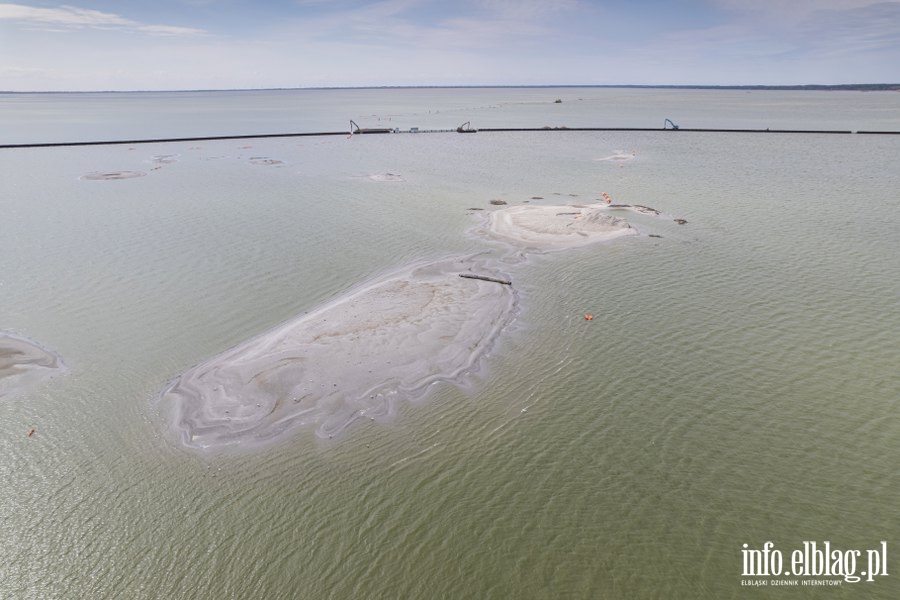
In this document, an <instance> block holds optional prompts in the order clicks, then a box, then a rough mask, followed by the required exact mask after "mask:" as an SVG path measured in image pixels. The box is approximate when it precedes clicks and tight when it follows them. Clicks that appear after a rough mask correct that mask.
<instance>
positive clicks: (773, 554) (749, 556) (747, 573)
mask: <svg viewBox="0 0 900 600" xmlns="http://www.w3.org/2000/svg"><path fill="white" fill-rule="evenodd" d="M743 547H744V549H743V550H741V554H742V556H743V566H744V572H743V573H742V575H743V576H744V577H773V576H774V577H782V578H788V577H796V578H798V579H778V580H749V581H747V580H743V581H742V582H741V584H742V585H769V584H770V582H771V584H773V585H840V584H841V583H843V582H844V581H846V582H848V583H856V582H858V581H862V580H863V578H865V581H867V582H868V581H875V578H876V577H885V576H887V574H888V572H887V542H884V541H882V542H881V546H880V547H879V548H875V549H872V550H840V549H838V548H832V547H831V542H823V543H822V544H821V545H820V544H818V543H817V542H803V547H802V548H797V549H795V550H794V551H792V552H791V553H790V559H787V558H785V556H784V555H783V554H782V552H781V550H778V549H776V548H775V544H773V543H772V542H766V543H765V544H763V547H762V549H759V550H755V549H751V548H749V547H748V545H747V544H744V545H743ZM788 560H789V561H790V562H788ZM862 568H865V570H859V572H858V573H857V570H858V569H862ZM810 577H812V578H825V577H831V578H835V577H840V578H842V579H829V580H825V579H819V580H810V579H806V578H810ZM800 578H802V579H800ZM814 582H815V583H814Z"/></svg>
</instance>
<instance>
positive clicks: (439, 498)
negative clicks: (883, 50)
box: [0, 88, 900, 598]
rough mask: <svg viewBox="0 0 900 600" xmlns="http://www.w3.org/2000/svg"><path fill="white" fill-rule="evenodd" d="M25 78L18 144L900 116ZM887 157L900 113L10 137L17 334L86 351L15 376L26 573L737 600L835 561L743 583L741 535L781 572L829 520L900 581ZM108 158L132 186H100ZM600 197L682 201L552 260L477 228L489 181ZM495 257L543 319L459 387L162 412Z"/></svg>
mask: <svg viewBox="0 0 900 600" xmlns="http://www.w3.org/2000/svg"><path fill="white" fill-rule="evenodd" d="M556 99H561V100H562V102H561V103H556V102H555V100H556ZM0 102H2V103H3V105H4V110H3V111H0V115H2V117H0V118H2V123H0V124H2V127H0V131H2V135H3V138H4V143H27V142H46V141H89V140H108V139H136V138H141V137H146V138H160V137H188V136H202V135H227V134H254V133H279V132H292V131H342V130H344V129H345V128H348V125H347V123H348V121H349V119H353V120H354V121H355V122H356V123H358V124H359V125H360V126H361V127H382V126H389V127H396V128H401V129H407V128H409V127H419V128H421V129H426V128H434V129H441V128H455V127H456V126H458V125H459V124H461V123H462V122H464V121H471V123H472V126H473V127H476V128H477V127H499V126H513V127H542V126H550V127H556V126H570V127H575V126H581V127H590V126H597V127H604V126H609V127H617V126H626V127H629V126H630V127H656V126H658V127H660V129H661V128H662V122H663V120H664V119H665V118H670V119H672V120H673V121H675V122H676V123H678V124H680V125H682V126H683V127H696V128H702V127H710V128H712V127H717V128H763V129H764V128H767V127H769V128H772V129H786V128H790V129H816V130H830V129H847V130H896V129H900V124H898V115H900V111H898V105H900V96H898V95H897V94H895V93H889V92H883V93H857V92H786V91H778V92H774V91H752V92H745V91H703V90H615V89H592V88H564V89H550V88H536V89H461V90H451V89H426V90H298V91H273V92H206V93H199V92H197V93H154V94H72V95H68V94H47V95H44V94H40V95H27V94H25V95H20V94H14V95H2V96H0ZM611 156H622V157H629V158H627V160H603V159H606V158H609V157H611ZM898 156H900V137H898V136H890V135H888V136H875V135H865V134H852V135H834V134H802V135H801V134H776V133H759V134H724V133H698V132H672V131H665V132H664V131H649V132H565V131H548V132H520V133H486V132H480V133H477V134H471V135H457V134H455V133H446V134H437V133H435V134H424V133H423V134H417V135H416V134H403V135H399V134H398V135H378V136H371V135H370V136H367V135H354V136H352V137H348V136H344V135H340V136H329V137H312V138H284V139H254V140H220V141H200V142H184V143H171V144H149V145H144V144H133V145H130V144H124V145H115V146H96V147H75V148H65V147H62V148H33V149H5V150H0V164H2V165H3V177H4V179H3V188H2V192H3V193H2V194H0V331H2V332H6V333H10V334H13V335H15V336H18V337H21V338H26V339H30V340H33V341H35V342H36V343H38V344H39V345H40V346H41V347H43V348H46V349H47V350H48V351H51V352H53V353H55V354H57V355H58V356H59V357H61V359H62V361H63V362H64V363H65V367H66V370H65V372H63V373H61V374H59V375H57V376H55V377H54V378H52V379H50V380H49V381H43V382H40V383H38V384H36V385H34V386H29V387H27V388H25V389H21V390H19V391H17V392H16V393H12V394H7V395H4V396H3V397H2V398H0V431H2V432H3V433H2V437H0V473H2V480H3V482H4V485H3V487H2V489H0V514H2V519H0V596H2V597H11V598H71V597H85V598H120V597H129V598H157V597H166V598H249V597H271V598H294V597H304V598H399V597H405V598H433V597H451V598H456V597H471V598H488V597H495V598H507V597H509V598H517V597H520V598H530V597H534V598H554V597H576V598H594V597H610V598H615V597H622V598H631V597H659V598H686V597H691V598H728V597H739V596H743V595H744V594H746V593H748V592H747V591H746V589H747V588H746V586H745V585H742V583H743V582H745V581H757V582H759V581H767V582H769V583H770V582H771V581H774V580H776V579H798V580H804V579H815V577H812V576H808V577H803V576H801V577H786V576H779V577H748V576H747V569H746V564H745V562H744V561H745V557H746V556H747V555H746V554H745V551H747V550H757V549H758V550H761V549H762V548H763V547H764V546H763V545H764V544H765V543H766V542H768V541H771V542H772V543H773V544H774V548H775V549H776V550H778V551H780V552H781V553H782V554H783V556H784V565H783V567H782V570H789V568H793V567H792V566H791V564H790V562H791V561H790V557H791V556H792V552H793V551H795V550H797V549H800V550H802V549H803V548H804V542H811V541H815V542H817V543H818V544H819V546H820V547H821V545H822V544H823V543H824V542H825V541H829V542H830V543H831V546H832V547H834V548H839V549H841V550H842V551H849V550H859V551H861V553H862V554H861V556H862V558H860V565H859V566H858V567H857V571H859V570H865V567H864V566H863V565H864V564H865V557H866V550H871V549H875V548H880V543H881V541H886V542H887V560H888V567H889V568H888V569H887V573H889V575H887V576H878V577H875V578H874V581H871V582H869V581H865V577H864V578H863V581H861V582H859V583H851V582H847V581H844V582H843V583H842V585H841V586H839V587H836V588H835V589H830V590H829V591H828V593H829V594H833V595H834V597H836V598H843V597H848V598H849V597H863V596H864V597H872V598H891V597H896V596H897V595H898V593H900V584H898V578H897V575H896V573H894V571H896V568H895V566H896V564H897V563H896V559H895V558H894V556H895V553H896V551H897V550H896V543H897V541H898V539H900V529H898V524H897V523H898V516H900V514H898V504H897V498H898V496H900V477H898V475H897V470H896V465H897V464H898V462H900V444H898V442H897V440H898V439H900V425H898V420H897V419H896V418H895V415H896V413H897V409H898V390H900V375H898V371H897V369H896V365H897V360H898V357H900V353H898V350H897V348H898V347H900V313H898V311H897V309H896V307H897V304H898V300H900V259H898V258H897V257H898V256H900V227H898V225H900V222H898V221H900V216H898V215H900V211H898V208H900V206H898V205H900V197H898V196H897V193H896V190H897V189H900V172H898V170H897V169H896V162H897V157H898ZM117 172H132V173H136V174H138V176H134V177H131V178H126V179H104V178H102V177H100V178H97V177H85V176H86V175H87V176H90V175H91V174H95V175H96V174H103V173H107V174H109V173H117ZM603 193H605V194H606V195H608V196H609V197H611V198H612V199H613V200H614V201H615V202H617V203H628V204H641V205H645V206H650V207H653V208H655V209H657V210H659V211H660V213H661V215H660V216H659V217H655V216H653V215H639V214H631V213H627V214H623V215H622V216H624V217H625V218H627V219H628V220H629V221H630V222H631V223H632V224H633V226H634V227H636V228H637V229H638V230H639V235H637V236H631V237H627V238H622V239H618V240H614V241H611V242H609V243H604V244H599V245H592V246H587V247H583V248H577V249H572V250H569V251H565V252H552V253H546V254H541V253H531V254H526V255H522V254H516V253H515V252H513V253H512V254H510V251H509V248H508V247H507V246H506V245H505V244H503V243H502V242H498V241H494V240H491V239H489V238H486V237H485V236H484V235H482V234H481V233H479V232H480V231H481V228H482V227H483V221H484V217H483V213H484V212H486V211H488V210H491V209H493V208H495V206H494V205H492V204H491V203H490V201H491V200H503V201H505V202H507V203H508V204H510V205H518V204H526V203H529V204H530V203H534V204H541V203H545V204H565V203H572V204H578V203H590V202H596V201H597V200H599V199H600V198H603V195H602V194H603ZM472 209H485V210H481V211H479V210H472ZM676 218H678V219H684V220H685V221H686V223H684V224H679V223H677V222H676V221H675V220H674V219H676ZM651 234H652V235H653V236H659V237H651ZM472 253H486V254H487V255H488V256H490V257H492V258H494V259H496V260H498V261H500V264H504V262H503V261H506V262H505V264H506V265H507V270H508V272H509V273H510V274H511V275H512V276H513V284H514V286H515V288H516V290H517V293H518V295H519V309H518V313H517V316H516V319H515V321H514V322H513V323H512V324H510V325H509V326H508V327H507V328H506V329H505V330H504V331H503V332H502V333H501V335H500V337H499V338H498V340H497V342H496V344H494V346H493V347H492V349H491V351H490V352H489V354H488V355H487V356H485V357H484V358H483V360H482V364H481V365H480V367H479V369H478V370H477V372H476V373H473V374H472V375H471V381H470V382H469V385H466V386H462V387H460V386H455V385H451V384H437V385H435V386H433V387H434V389H432V390H431V392H430V393H429V394H428V395H427V396H426V397H425V398H423V399H421V400H418V401H415V402H413V403H407V404H404V405H402V406H401V407H400V408H399V411H398V414H396V415H395V416H394V418H393V419H391V420H389V421H378V422H362V423H358V424H355V425H354V426H352V427H350V428H349V429H348V430H347V431H346V432H345V433H344V434H343V435H341V436H339V437H338V438H336V439H333V440H323V439H320V438H319V437H317V436H316V435H315V433H314V432H313V431H312V430H311V429H310V430H300V431H298V432H297V434H296V435H295V436H293V437H292V438H290V439H289V440H287V441H285V442H284V443H282V444H279V445H278V446H275V447H271V448H267V449H265V450H264V451H261V452H249V453H245V454H241V453H238V454H228V453H226V454H217V453H197V452H194V451H190V450H187V449H183V448H181V447H180V446H179V445H178V444H176V443H173V442H172V440H171V439H170V437H169V436H168V435H167V434H166V428H165V421H164V419H163V418H162V417H161V415H160V414H159V404H158V401H159V396H160V394H161V392H162V391H163V390H164V389H165V388H166V386H167V385H168V384H169V383H170V382H171V381H172V380H173V379H174V378H176V377H177V376H178V375H180V374H181V373H183V372H185V371H186V370H188V369H190V368H191V367H192V366H194V365H196V364H198V363H201V362H203V361H204V360H207V359H209V358H210V357H212V356H215V355H217V354H219V353H222V352H223V351H225V350H227V349H229V348H231V347H234V346H236V345H238V344H240V343H242V342H243V341H245V340H247V339H249V338H251V337H253V336H255V335H258V334H259V333H261V332H264V331H267V330H269V329H272V328H273V327H276V326H278V325H279V324H280V323H283V322H285V321H288V320H290V319H292V318H295V317H297V316H298V315H301V314H303V313H304V312H306V311H310V310H313V309H315V308H316V307H317V306H320V305H322V304H323V303H326V302H330V301H334V300H336V299H340V298H342V297H343V296H344V295H346V294H347V293H348V292H349V291H350V290H352V289H354V288H355V287H356V286H358V285H360V283H361V282H365V281H367V280H374V279H377V278H378V277H380V276H383V275H384V274H386V273H390V272H393V271H395V270H397V269H399V268H402V267H404V265H408V264H412V263H414V262H416V261H427V260H441V259H443V258H446V257H449V256H457V255H464V254H472ZM585 314H591V315H592V316H593V319H592V320H590V321H587V320H585V318H584V315H585ZM32 428H33V429H34V430H35V431H34V433H33V435H32V436H31V437H29V436H28V435H27V434H28V432H29V431H30V430H31V429H32ZM744 544H746V545H747V546H746V547H745V546H744ZM839 579H840V578H839ZM801 583H802V582H801ZM786 593H790V594H792V595H796V596H797V597H813V596H815V595H817V593H821V592H820V591H819V590H818V589H817V588H812V587H798V589H795V590H793V591H791V592H786Z"/></svg>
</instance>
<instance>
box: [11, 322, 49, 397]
mask: <svg viewBox="0 0 900 600" xmlns="http://www.w3.org/2000/svg"><path fill="white" fill-rule="evenodd" d="M64 370H65V367H64V365H63V363H62V360H61V359H60V357H59V356H57V355H56V354H54V353H53V352H51V351H49V350H47V349H45V348H41V347H40V346H39V345H37V344H35V343H34V342H32V341H30V340H26V339H24V338H20V337H17V336H13V335H11V334H7V333H0V397H3V396H6V395H8V394H12V393H13V392H16V391H19V390H21V389H24V388H26V387H28V386H31V385H34V384H36V383H39V382H41V381H43V380H45V379H48V378H50V377H52V376H53V375H56V374H57V373H60V372H62V371H64Z"/></svg>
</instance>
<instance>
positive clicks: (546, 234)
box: [487, 205, 637, 250]
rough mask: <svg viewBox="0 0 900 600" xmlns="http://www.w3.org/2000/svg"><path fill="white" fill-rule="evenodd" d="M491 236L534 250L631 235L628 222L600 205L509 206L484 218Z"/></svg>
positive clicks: (558, 247)
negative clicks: (486, 218) (486, 219)
mask: <svg viewBox="0 0 900 600" xmlns="http://www.w3.org/2000/svg"><path fill="white" fill-rule="evenodd" d="M487 232H488V234H489V235H490V236H491V237H494V238H497V239H501V240H503V241H506V242H510V243H513V244H515V245H519V246H526V247H529V248H535V249H538V250H564V249H566V248H574V247H577V246H584V245H587V244H593V243H597V242H603V241H607V240H611V239H615V238H617V237H621V236H625V235H635V234H637V230H636V229H634V228H633V227H632V226H631V225H630V224H629V223H628V221H626V220H625V219H621V218H619V217H615V216H613V215H610V214H609V213H608V212H607V211H606V209H605V207H603V206H583V205H574V206H573V205H553V206H535V205H528V206H512V207H509V208H504V209H502V210H497V211H494V212H492V213H491V214H490V216H489V217H488V223H487Z"/></svg>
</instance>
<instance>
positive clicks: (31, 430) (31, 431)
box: [28, 427, 34, 437]
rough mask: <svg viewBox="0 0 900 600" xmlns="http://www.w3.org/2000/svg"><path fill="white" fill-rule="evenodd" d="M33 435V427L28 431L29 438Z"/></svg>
mask: <svg viewBox="0 0 900 600" xmlns="http://www.w3.org/2000/svg"><path fill="white" fill-rule="evenodd" d="M33 435H34V427H32V428H31V429H29V430H28V437H31V436H33Z"/></svg>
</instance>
